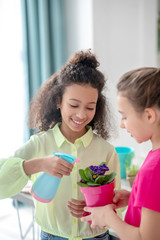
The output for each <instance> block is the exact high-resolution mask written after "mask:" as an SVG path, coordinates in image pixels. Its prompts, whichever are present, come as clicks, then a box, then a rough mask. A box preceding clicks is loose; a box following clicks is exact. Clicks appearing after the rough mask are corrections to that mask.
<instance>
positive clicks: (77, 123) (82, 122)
mask: <svg viewBox="0 0 160 240" xmlns="http://www.w3.org/2000/svg"><path fill="white" fill-rule="evenodd" d="M73 121H74V122H75V123H77V124H82V123H83V122H79V121H75V120H73Z"/></svg>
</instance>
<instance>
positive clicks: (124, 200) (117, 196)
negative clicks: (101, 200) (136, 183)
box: [112, 189, 130, 208]
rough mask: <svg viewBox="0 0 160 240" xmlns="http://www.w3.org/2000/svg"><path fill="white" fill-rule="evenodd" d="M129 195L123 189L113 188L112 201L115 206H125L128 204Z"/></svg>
mask: <svg viewBox="0 0 160 240" xmlns="http://www.w3.org/2000/svg"><path fill="white" fill-rule="evenodd" d="M129 197H130V192H129V191H127V190H123V189H122V190H115V191H114V197H113V200H112V202H113V203H114V205H115V206H116V208H121V207H125V206H127V205H128V201H129Z"/></svg>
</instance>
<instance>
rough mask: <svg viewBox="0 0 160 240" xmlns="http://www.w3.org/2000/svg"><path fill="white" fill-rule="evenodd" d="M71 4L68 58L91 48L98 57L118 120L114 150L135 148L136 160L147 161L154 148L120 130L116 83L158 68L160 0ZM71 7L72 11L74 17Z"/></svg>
mask: <svg viewBox="0 0 160 240" xmlns="http://www.w3.org/2000/svg"><path fill="white" fill-rule="evenodd" d="M69 2H70V5H69V4H68V13H67V15H68V16H69V18H71V16H73V13H74V16H75V18H76V20H75V21H73V19H72V21H73V22H74V23H73V25H69V26H68V27H67V29H69V36H68V37H69V38H68V39H69V45H68V56H70V55H72V54H73V52H74V51H77V50H81V49H87V48H90V47H91V48H92V49H93V51H94V52H95V53H96V55H97V57H98V60H99V61H100V64H101V65H100V69H101V70H102V72H103V73H104V74H105V76H106V77H108V87H109V93H108V92H107V93H106V94H107V96H109V98H110V99H111V102H112V109H113V114H114V115H115V118H116V126H115V129H117V131H118V136H117V137H114V138H112V139H111V142H112V143H113V144H114V145H115V146H132V147H134V148H135V150H136V156H137V157H138V158H139V159H140V158H142V159H144V156H145V155H146V154H147V152H148V150H149V149H150V147H151V145H150V143H143V144H140V145H139V144H137V143H136V142H135V140H134V139H132V138H131V137H130V136H129V134H128V133H126V131H125V130H122V129H120V128H119V121H120V116H119V114H118V112H117V103H116V82H117V81H118V79H119V77H120V76H121V75H122V74H123V73H125V72H126V71H128V70H131V69H134V68H137V67H142V66H156V65H157V18H158V9H157V0H134V1H133V0H87V1H86V0H77V1H74V0H69ZM75 2H76V3H75ZM72 3H73V4H74V5H72ZM75 5H76V8H75ZM70 6H72V7H73V9H72V11H73V12H72V13H71V11H70ZM91 13H92V14H91ZM84 19H85V21H84ZM75 22H76V24H75ZM73 26H74V28H73ZM75 33H76V37H77V42H76V43H75V42H74V44H73V43H72V36H73V37H75ZM73 45H74V47H73Z"/></svg>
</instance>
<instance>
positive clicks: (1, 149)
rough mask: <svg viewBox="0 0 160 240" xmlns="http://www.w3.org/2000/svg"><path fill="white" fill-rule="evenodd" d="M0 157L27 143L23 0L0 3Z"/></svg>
mask: <svg viewBox="0 0 160 240" xmlns="http://www.w3.org/2000/svg"><path fill="white" fill-rule="evenodd" d="M0 82H1V84H0V113H1V114H0V128H1V130H0V158H2V157H7V156H10V155H11V154H12V153H13V152H14V151H15V150H16V149H17V148H19V147H20V145H22V144H23V128H24V74H23V64H22V26H21V9H20V0H14V1H13V0H0Z"/></svg>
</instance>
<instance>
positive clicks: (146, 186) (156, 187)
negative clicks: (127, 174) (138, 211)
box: [134, 165, 160, 212]
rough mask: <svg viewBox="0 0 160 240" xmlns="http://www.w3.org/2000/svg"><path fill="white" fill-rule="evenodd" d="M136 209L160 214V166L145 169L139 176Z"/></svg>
mask: <svg viewBox="0 0 160 240" xmlns="http://www.w3.org/2000/svg"><path fill="white" fill-rule="evenodd" d="M138 177H139V181H138V186H137V194H136V198H135V204H134V207H145V208H148V209H151V210H153V211H156V212H160V165H159V166H156V167H154V168H153V169H148V168H147V169H146V168H145V169H143V170H142V171H141V172H140V174H139V176H138Z"/></svg>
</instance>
